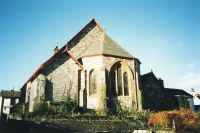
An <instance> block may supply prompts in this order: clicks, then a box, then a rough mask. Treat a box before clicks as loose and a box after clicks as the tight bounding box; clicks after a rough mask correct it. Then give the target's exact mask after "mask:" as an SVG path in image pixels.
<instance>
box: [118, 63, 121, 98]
mask: <svg viewBox="0 0 200 133" xmlns="http://www.w3.org/2000/svg"><path fill="white" fill-rule="evenodd" d="M117 88H118V96H121V95H122V69H121V65H120V66H119V67H118V68H117Z"/></svg>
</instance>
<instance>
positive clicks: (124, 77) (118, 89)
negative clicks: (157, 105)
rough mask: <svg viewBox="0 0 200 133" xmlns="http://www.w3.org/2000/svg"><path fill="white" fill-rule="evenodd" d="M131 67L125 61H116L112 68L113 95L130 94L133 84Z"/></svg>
mask: <svg viewBox="0 0 200 133" xmlns="http://www.w3.org/2000/svg"><path fill="white" fill-rule="evenodd" d="M133 75H134V74H133V73H132V71H131V69H130V68H129V66H128V65H127V64H126V63H125V62H121V61H119V62H116V63H114V64H113V66H112V67H111V69H110V79H111V80H110V81H111V95H117V96H129V95H130V89H131V88H132V85H133V83H132V82H133V78H134V76H133Z"/></svg>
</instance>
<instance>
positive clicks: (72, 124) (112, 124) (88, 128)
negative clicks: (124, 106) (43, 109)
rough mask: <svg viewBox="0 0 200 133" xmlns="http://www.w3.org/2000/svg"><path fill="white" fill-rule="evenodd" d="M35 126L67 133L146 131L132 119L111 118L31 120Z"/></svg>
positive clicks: (141, 123) (140, 122) (144, 127)
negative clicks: (39, 125)
mask: <svg viewBox="0 0 200 133" xmlns="http://www.w3.org/2000/svg"><path fill="white" fill-rule="evenodd" d="M31 121H34V122H35V123H37V124H41V125H44V126H50V127H54V128H57V129H61V130H63V131H67V132H84V133H87V132H126V133H127V132H131V133H132V132H133V131H134V130H137V129H146V128H147V127H146V125H145V122H142V121H140V120H133V119H129V120H128V119H113V118H103V117H102V118H98V119H95V118H90V117H87V118H85V117H84V118H81V117H80V118H77V117H76V118H73V117H71V118H65V119H52V118H48V119H46V118H42V119H40V118H33V119H31Z"/></svg>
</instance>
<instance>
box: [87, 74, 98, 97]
mask: <svg viewBox="0 0 200 133" xmlns="http://www.w3.org/2000/svg"><path fill="white" fill-rule="evenodd" d="M96 93H97V82H96V74H95V72H94V70H91V72H90V74H89V94H90V96H91V95H95V94H96Z"/></svg>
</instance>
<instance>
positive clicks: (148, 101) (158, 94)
mask: <svg viewBox="0 0 200 133" xmlns="http://www.w3.org/2000/svg"><path fill="white" fill-rule="evenodd" d="M142 97H143V108H144V109H149V110H155V111H160V110H169V109H174V108H176V107H177V103H176V101H177V100H176V99H175V97H173V96H170V95H166V94H165V92H164V87H161V86H160V85H158V83H157V82H156V81H155V79H154V78H153V77H149V78H148V79H146V80H143V81H142Z"/></svg>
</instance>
